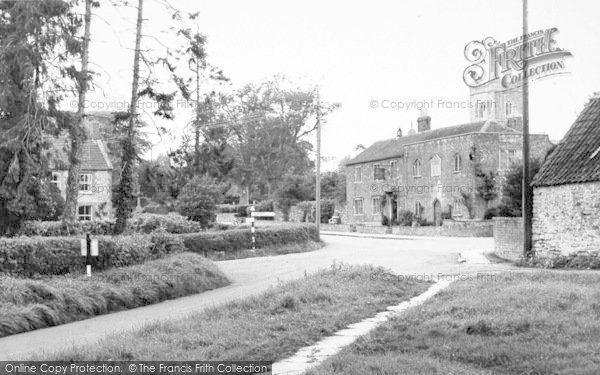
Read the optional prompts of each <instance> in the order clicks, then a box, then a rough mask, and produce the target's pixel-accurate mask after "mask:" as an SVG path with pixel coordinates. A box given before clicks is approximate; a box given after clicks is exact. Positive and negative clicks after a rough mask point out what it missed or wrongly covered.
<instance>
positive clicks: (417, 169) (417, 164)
mask: <svg viewBox="0 0 600 375" xmlns="http://www.w3.org/2000/svg"><path fill="white" fill-rule="evenodd" d="M413 176H414V177H421V161H420V160H419V159H417V160H415V162H414V164H413Z"/></svg>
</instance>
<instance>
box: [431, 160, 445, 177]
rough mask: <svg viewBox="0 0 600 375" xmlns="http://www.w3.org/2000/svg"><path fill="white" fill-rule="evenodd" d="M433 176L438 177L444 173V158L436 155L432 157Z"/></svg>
mask: <svg viewBox="0 0 600 375" xmlns="http://www.w3.org/2000/svg"><path fill="white" fill-rule="evenodd" d="M430 163H431V176H432V177H438V176H441V175H442V159H440V157H439V156H437V155H435V156H434V157H432V158H431V161H430Z"/></svg>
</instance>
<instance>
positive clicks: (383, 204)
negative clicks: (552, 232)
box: [343, 87, 552, 225]
mask: <svg viewBox="0 0 600 375" xmlns="http://www.w3.org/2000/svg"><path fill="white" fill-rule="evenodd" d="M489 90H490V91H488V92H487V93H486V92H485V91H482V90H481V89H478V90H477V91H475V90H472V93H471V94H472V96H471V98H472V102H473V103H479V104H478V105H483V104H482V103H483V102H485V103H486V105H485V106H484V108H483V109H482V110H475V111H471V116H472V118H471V121H472V122H470V123H467V124H462V125H455V126H447V127H440V128H437V129H432V128H431V117H430V116H427V115H426V113H422V114H421V116H420V117H419V118H418V120H417V124H418V126H417V131H416V132H415V131H414V130H413V129H411V131H410V132H409V134H408V135H406V136H403V135H402V132H401V130H399V131H398V135H397V137H396V138H393V139H388V140H383V141H379V142H376V143H374V144H373V145H372V146H370V147H369V148H367V149H366V150H364V151H363V152H362V153H361V154H359V155H358V156H356V157H355V158H354V159H352V160H351V161H350V162H349V163H347V167H348V171H349V172H350V173H348V175H347V202H348V203H347V204H348V209H347V210H346V212H345V215H344V218H343V219H344V220H345V222H347V223H381V221H382V216H385V217H387V218H391V219H392V220H394V219H396V218H397V217H398V214H399V213H400V211H402V210H408V211H411V212H413V214H414V215H415V216H417V217H420V218H421V219H423V220H426V221H428V222H431V223H435V224H436V225H441V223H442V220H443V218H452V219H458V220H460V219H462V220H464V219H482V218H483V217H484V214H485V212H486V210H487V209H488V208H491V207H494V206H496V205H497V204H498V202H499V199H500V197H499V196H498V197H497V198H495V199H493V200H492V199H491V198H490V197H487V199H488V200H485V199H483V198H482V197H481V195H480V194H479V193H478V186H480V182H481V180H482V179H481V178H480V177H478V175H480V174H481V173H486V174H489V173H490V172H492V173H493V174H494V175H495V180H496V189H495V190H496V192H498V191H499V188H500V186H501V183H502V178H503V175H504V174H505V172H506V171H508V169H509V168H510V166H511V164H512V163H513V162H516V161H518V160H519V159H520V158H521V156H522V137H523V135H522V118H521V117H520V115H519V113H518V111H520V106H519V105H518V104H512V102H511V100H512V101H514V102H515V103H516V102H517V100H515V94H514V93H506V92H504V93H503V94H499V93H498V92H496V91H495V90H496V89H495V88H494V87H491V88H489ZM499 95H500V96H502V95H504V96H505V97H504V99H503V100H502V101H501V103H502V104H503V105H504V106H505V107H506V106H508V105H509V104H507V103H511V104H510V108H508V107H506V108H505V109H504V110H498V109H497V108H496V107H497V105H498V104H497V103H495V102H492V100H493V101H497V100H498V98H497V97H498V96H499ZM493 108H496V109H494V110H493ZM500 114H503V115H502V116H501V115H500ZM530 145H531V152H532V156H533V157H539V158H543V157H544V156H545V155H546V153H547V151H548V149H549V148H551V147H552V143H551V142H550V140H549V138H548V136H547V135H543V134H532V135H530Z"/></svg>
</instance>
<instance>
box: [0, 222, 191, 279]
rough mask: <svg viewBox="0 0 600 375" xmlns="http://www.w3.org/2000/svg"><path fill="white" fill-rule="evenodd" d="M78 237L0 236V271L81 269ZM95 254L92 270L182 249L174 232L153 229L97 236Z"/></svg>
mask: <svg viewBox="0 0 600 375" xmlns="http://www.w3.org/2000/svg"><path fill="white" fill-rule="evenodd" d="M80 240H81V238H76V237H17V238H0V272H4V273H7V274H12V275H19V276H23V277H31V276H37V275H63V274H66V273H71V272H79V273H81V272H84V270H85V265H84V259H83V257H82V256H81V242H80ZM98 242H99V244H98V250H99V253H100V254H99V256H98V257H94V260H95V263H94V269H95V270H98V271H101V270H105V269H108V268H112V267H124V266H130V265H134V264H139V263H143V262H145V261H148V260H153V259H158V258H161V257H163V256H165V255H167V254H171V253H179V252H183V251H185V247H184V245H183V241H182V239H181V238H179V237H177V236H176V235H173V234H169V233H166V232H164V231H156V232H154V233H152V234H151V235H141V234H136V235H131V236H115V237H110V236H100V237H99V241H98Z"/></svg>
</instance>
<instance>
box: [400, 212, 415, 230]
mask: <svg viewBox="0 0 600 375" xmlns="http://www.w3.org/2000/svg"><path fill="white" fill-rule="evenodd" d="M413 216H414V215H413V213H412V211H408V210H401V211H400V212H398V219H397V220H398V225H402V226H405V227H410V226H411V225H412V222H413Z"/></svg>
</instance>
